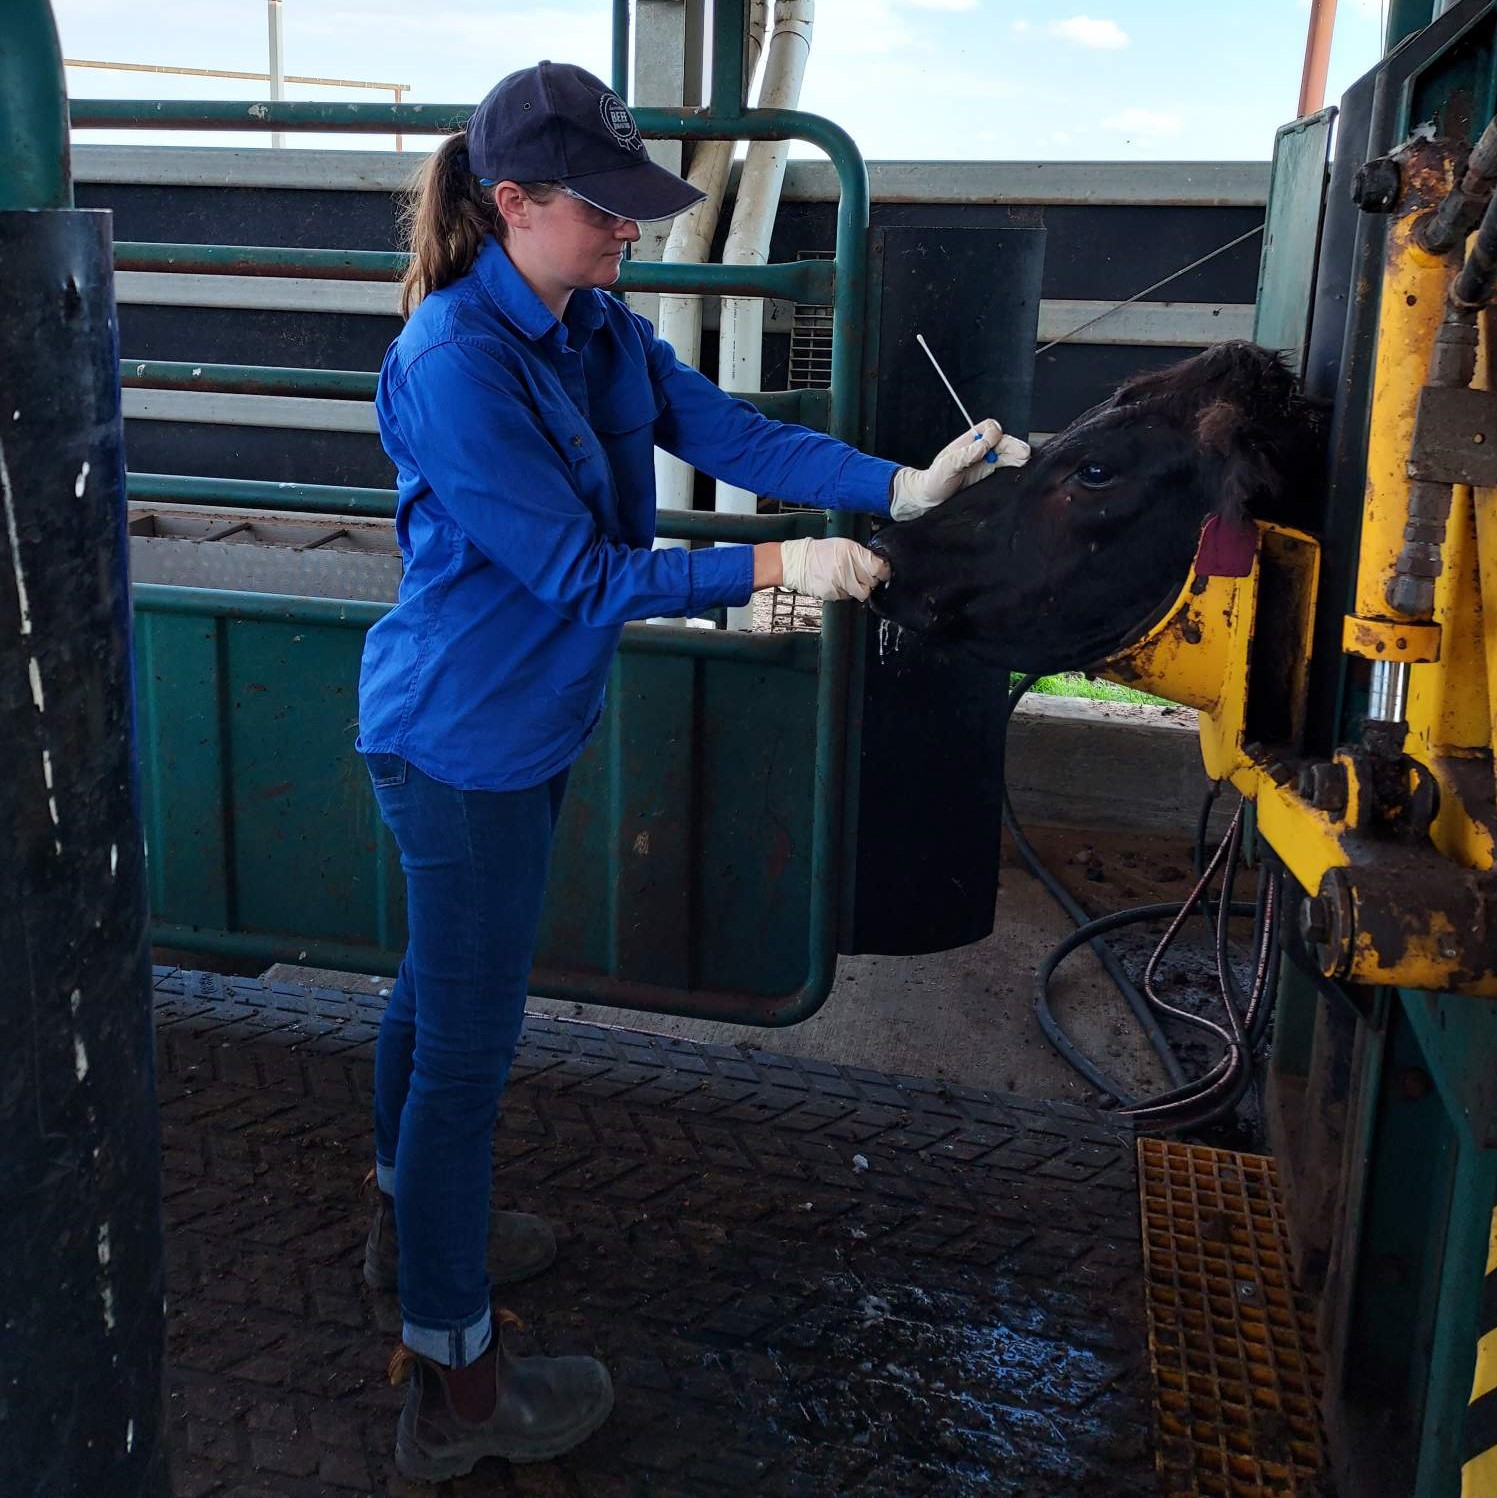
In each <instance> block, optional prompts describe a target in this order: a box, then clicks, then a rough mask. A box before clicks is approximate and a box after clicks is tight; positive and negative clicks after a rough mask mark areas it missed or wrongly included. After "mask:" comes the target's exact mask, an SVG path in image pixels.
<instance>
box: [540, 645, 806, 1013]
mask: <svg viewBox="0 0 1497 1498" xmlns="http://www.w3.org/2000/svg"><path fill="white" fill-rule="evenodd" d="M706 638H707V639H708V640H711V639H712V637H711V636H707V637H706ZM718 638H719V639H720V638H721V636H719V637H718ZM760 638H761V639H762V638H763V637H760ZM782 640H783V643H784V644H785V645H787V646H789V647H790V651H789V652H787V653H786V654H785V655H784V657H783V659H782V660H780V661H775V660H774V659H772V658H770V657H768V656H765V657H764V658H763V659H760V660H748V661H745V660H741V659H738V658H736V655H737V654H739V653H738V652H735V654H734V655H727V654H723V655H721V656H720V657H718V658H712V657H703V656H700V655H695V654H693V655H683V654H671V653H666V652H659V653H657V652H656V651H654V650H646V648H645V644H646V642H645V640H642V639H640V638H638V637H629V636H626V644H625V648H624V651H623V652H622V653H621V655H620V657H619V659H618V661H617V663H616V664H615V666H614V671H613V677H612V680H611V682H610V686H609V703H608V708H607V710H606V712H605V715H604V721H603V722H602V723H601V724H600V725H599V728H598V731H597V733H596V734H595V736H594V738H593V741H592V743H591V745H590V746H589V747H588V750H587V752H586V753H585V754H584V755H583V757H582V758H581V760H579V762H578V764H577V766H576V768H575V769H574V770H573V772H572V780H571V784H570V786H569V788H568V792H567V802H566V807H565V809H564V811H563V813H562V820H561V825H560V827H559V828H558V830H557V844H556V849H555V853H554V855H553V858H552V866H551V881H550V891H549V895H548V898H547V903H546V911H545V917H544V921H543V925H542V933H541V941H540V949H539V952H538V955H537V962H536V966H537V976H536V988H537V991H538V992H543V993H552V994H555V995H558V996H562V997H579V996H585V995H586V994H587V993H588V992H593V993H596V994H597V995H598V996H599V997H600V998H601V999H604V1000H607V999H616V1000H617V1001H619V1002H623V1003H633V1004H640V1005H641V1007H648V1008H665V1009H668V1010H670V1011H672V1012H678V1013H685V1012H696V1011H699V1010H700V1011H709V1012H716V1013H722V1014H723V1015H724V1016H725V1017H726V1015H727V1013H728V1010H729V1007H730V1006H732V1005H733V1004H734V1002H735V996H738V997H737V1000H736V1001H737V1004H738V1009H737V1011H736V1012H737V1013H738V1017H741V1018H749V1017H750V1015H749V1013H748V1005H747V1004H745V1003H743V1000H742V997H741V996H743V995H764V996H768V997H780V996H783V995H789V994H794V993H796V991H797V990H798V989H800V988H801V987H802V986H803V985H805V984H806V983H807V981H808V978H809V977H810V973H811V958H810V953H809V941H810V924H809V923H810V918H811V911H812V900H811V875H812V858H811V853H812V812H813V799H814V798H813V771H814V762H815V750H816V733H815V722H816V715H815V706H816V692H817V676H816V674H815V672H814V670H808V669H807V666H808V665H813V664H814V649H815V645H816V641H815V639H814V637H810V636H802V637H800V638H799V639H797V640H794V641H791V640H789V639H784V638H783V637H782ZM806 647H810V651H809V652H808V651H807V648H806ZM614 985H626V987H624V988H622V989H615V988H614ZM636 986H637V987H636ZM651 988H653V989H656V990H658V991H659V992H660V993H661V995H662V997H663V998H664V999H665V1002H663V1003H662V1002H659V1001H656V1002H649V1001H648V995H647V993H646V992H645V990H646V989H651Z"/></svg>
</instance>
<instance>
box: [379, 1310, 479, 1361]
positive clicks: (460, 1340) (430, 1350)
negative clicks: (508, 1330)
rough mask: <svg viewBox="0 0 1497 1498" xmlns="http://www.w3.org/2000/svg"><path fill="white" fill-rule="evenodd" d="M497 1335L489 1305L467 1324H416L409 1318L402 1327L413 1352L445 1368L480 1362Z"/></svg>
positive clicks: (403, 1337)
mask: <svg viewBox="0 0 1497 1498" xmlns="http://www.w3.org/2000/svg"><path fill="white" fill-rule="evenodd" d="M493 1336H494V1322H493V1315H492V1312H491V1311H490V1310H489V1308H488V1306H485V1307H484V1308H483V1310H482V1311H480V1312H479V1314H478V1316H477V1318H476V1319H475V1320H473V1321H471V1322H469V1323H468V1325H467V1326H458V1327H448V1326H416V1325H415V1324H414V1323H412V1322H409V1321H405V1322H403V1323H402V1325H401V1328H400V1337H401V1340H402V1341H403V1342H404V1343H405V1345H406V1346H407V1347H409V1348H410V1350H411V1351H412V1352H414V1353H415V1354H417V1356H418V1357H423V1358H427V1359H429V1360H430V1361H431V1362H433V1363H440V1364H442V1366H443V1367H444V1368H466V1367H467V1366H468V1364H469V1363H475V1362H477V1361H478V1359H479V1358H481V1357H482V1356H483V1354H484V1352H485V1351H486V1350H487V1348H488V1345H489V1343H490V1341H492V1340H493Z"/></svg>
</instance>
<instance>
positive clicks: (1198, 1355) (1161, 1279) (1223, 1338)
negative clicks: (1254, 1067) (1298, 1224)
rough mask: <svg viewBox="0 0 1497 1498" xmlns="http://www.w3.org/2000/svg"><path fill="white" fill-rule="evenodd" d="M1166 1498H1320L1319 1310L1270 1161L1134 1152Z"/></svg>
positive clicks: (1217, 1153)
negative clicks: (1300, 1274) (1292, 1252)
mask: <svg viewBox="0 0 1497 1498" xmlns="http://www.w3.org/2000/svg"><path fill="white" fill-rule="evenodd" d="M1138 1180H1139V1195H1140V1198H1141V1204H1142V1209H1143V1240H1144V1273H1145V1286H1146V1293H1147V1295H1148V1313H1149V1352H1150V1357H1151V1359H1152V1361H1153V1365H1154V1379H1155V1387H1156V1391H1157V1398H1158V1403H1157V1408H1156V1426H1157V1430H1156V1435H1157V1441H1156V1449H1157V1452H1158V1462H1159V1472H1160V1491H1161V1492H1162V1493H1164V1494H1166V1495H1168V1498H1207V1495H1209V1498H1218V1495H1220V1498H1256V1495H1265V1498H1266V1495H1269V1494H1272V1495H1274V1498H1309V1495H1312V1494H1313V1495H1316V1498H1319V1495H1320V1494H1322V1493H1323V1492H1324V1491H1325V1489H1324V1487H1323V1482H1324V1476H1323V1470H1324V1443H1323V1437H1322V1432H1321V1426H1320V1376H1321V1374H1320V1365H1319V1362H1318V1359H1317V1355H1316V1352H1315V1350H1314V1349H1315V1329H1314V1316H1313V1310H1312V1308H1311V1307H1310V1306H1309V1304H1308V1303H1307V1302H1306V1300H1305V1299H1304V1297H1302V1296H1301V1295H1299V1294H1298V1292H1297V1291H1296V1290H1295V1288H1294V1285H1293V1282H1292V1277H1291V1274H1290V1264H1289V1240H1288V1230H1287V1228H1286V1225H1285V1221H1284V1212H1283V1206H1282V1201H1281V1198H1280V1193H1279V1184H1278V1177H1277V1175H1276V1174H1275V1171H1274V1163H1273V1161H1272V1160H1271V1159H1270V1158H1268V1157H1267V1156H1265V1155H1243V1154H1236V1153H1234V1152H1232V1151H1230V1150H1217V1149H1208V1148H1205V1147H1203V1146H1200V1145H1184V1144H1177V1143H1174V1142H1172V1141H1170V1140H1164V1139H1140V1140H1139V1141H1138Z"/></svg>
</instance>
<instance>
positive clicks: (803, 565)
mask: <svg viewBox="0 0 1497 1498" xmlns="http://www.w3.org/2000/svg"><path fill="white" fill-rule="evenodd" d="M754 550H755V552H756V556H755V563H756V566H755V569H754V571H755V576H754V586H755V587H756V588H759V587H785V588H789V589H790V590H791V592H793V593H804V594H806V595H807V596H808V597H811V598H820V599H822V600H823V601H825V602H828V603H831V602H834V601H836V600H839V599H844V598H855V599H857V600H858V601H859V602H860V603H861V602H863V601H864V600H865V599H866V598H867V597H868V595H869V594H870V593H871V592H872V591H873V590H874V589H875V588H876V587H877V586H878V585H879V584H880V583H882V582H887V581H888V579H889V564H888V563H887V562H886V561H885V560H884V559H883V558H882V557H879V556H875V555H874V554H873V553H872V552H871V551H869V550H868V548H867V547H866V546H859V545H858V543H857V542H856V541H849V540H847V539H846V537H844V536H805V537H802V538H801V539H799V540H796V541H781V542H779V543H778V545H775V544H774V543H771V544H770V545H769V546H757V547H755V548H754ZM771 550H777V551H778V552H779V557H778V561H779V567H778V568H775V567H773V566H772V565H770V566H762V565H758V564H759V563H760V561H761V558H760V556H759V555H757V553H762V552H768V551H771ZM763 561H766V562H771V563H772V561H773V559H772V558H768V557H766V558H763ZM776 571H777V572H778V573H779V574H780V575H779V576H778V577H775V576H774V573H775V572H776Z"/></svg>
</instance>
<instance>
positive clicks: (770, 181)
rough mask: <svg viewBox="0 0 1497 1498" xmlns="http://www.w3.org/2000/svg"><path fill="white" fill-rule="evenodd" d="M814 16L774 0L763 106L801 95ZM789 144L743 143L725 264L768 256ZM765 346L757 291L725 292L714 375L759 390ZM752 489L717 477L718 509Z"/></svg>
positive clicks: (742, 510)
mask: <svg viewBox="0 0 1497 1498" xmlns="http://www.w3.org/2000/svg"><path fill="white" fill-rule="evenodd" d="M815 18H816V5H815V0H775V8H774V30H773V31H772V32H771V33H770V38H769V46H768V47H767V49H766V51H765V54H764V79H763V82H762V83H761V84H760V85H759V99H758V107H759V108H760V109H794V108H795V106H796V105H797V104H798V103H799V102H800V90H801V83H802V82H803V81H804V79H805V76H806V60H807V58H808V57H809V56H810V52H811V27H812V23H813V22H814V20H815ZM789 155H790V148H789V143H788V142H786V141H777V140H756V141H754V142H752V143H751V144H750V146H749V149H748V157H747V159H746V160H745V161H744V163H743V175H742V176H741V177H740V178H739V182H738V200H737V202H736V203H735V205H734V208H733V223H732V227H731V228H730V229H729V230H728V240H727V243H726V244H725V245H724V246H723V264H725V265H764V264H767V263H768V260H769V241H770V236H771V234H772V233H773V231H774V220H775V211H776V209H777V208H778V207H779V201H780V188H781V186H782V185H783V183H784V180H785V163H786V161H787V159H788V158H789ZM763 353H764V302H763V300H762V298H759V297H724V298H723V300H722V322H721V325H720V328H719V331H718V353H717V369H718V374H717V382H718V384H719V385H721V386H722V388H723V389H724V390H757V389H759V386H760V381H761V379H762V369H763ZM756 503H757V496H756V495H755V494H753V493H752V492H751V491H750V490H747V489H740V488H738V487H736V486H735V485H733V484H726V483H723V482H721V481H719V482H718V485H717V500H716V508H717V509H718V510H719V511H723V512H726V513H729V514H739V515H751V514H753V513H754V509H755V506H756ZM752 617H753V616H752V611H751V610H750V609H748V608H741V609H730V610H729V611H728V627H729V628H730V629H747V628H749V626H750V624H751V622H752Z"/></svg>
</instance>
